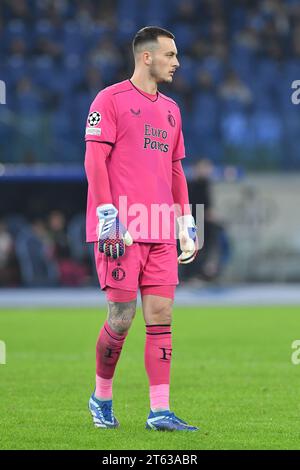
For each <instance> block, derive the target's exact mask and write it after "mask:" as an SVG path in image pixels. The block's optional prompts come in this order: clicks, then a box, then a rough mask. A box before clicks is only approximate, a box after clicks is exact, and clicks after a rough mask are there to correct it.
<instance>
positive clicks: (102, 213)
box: [97, 204, 133, 259]
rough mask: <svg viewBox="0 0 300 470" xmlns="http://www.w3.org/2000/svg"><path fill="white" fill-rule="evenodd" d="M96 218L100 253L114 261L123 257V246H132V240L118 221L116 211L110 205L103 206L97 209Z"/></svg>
mask: <svg viewBox="0 0 300 470" xmlns="http://www.w3.org/2000/svg"><path fill="white" fill-rule="evenodd" d="M97 216H98V219H99V224H98V226H97V235H98V249H99V251H100V253H104V254H105V255H106V256H111V257H112V258H114V259H116V258H119V256H123V255H124V253H125V245H127V246H130V245H132V243H133V240H132V237H131V235H130V234H129V232H128V230H127V229H126V228H125V227H124V226H123V225H122V223H121V222H120V220H119V217H118V209H116V208H115V206H113V205H112V204H103V205H102V206H98V207H97Z"/></svg>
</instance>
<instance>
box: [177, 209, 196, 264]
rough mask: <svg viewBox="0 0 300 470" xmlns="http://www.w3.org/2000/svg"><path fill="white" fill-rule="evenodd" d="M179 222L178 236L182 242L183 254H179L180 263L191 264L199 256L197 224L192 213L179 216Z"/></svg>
mask: <svg viewBox="0 0 300 470" xmlns="http://www.w3.org/2000/svg"><path fill="white" fill-rule="evenodd" d="M177 222H178V228H179V233H178V238H179V242H180V249H181V251H182V253H181V255H180V256H178V263H179V264H189V263H191V262H192V261H194V259H195V258H196V256H197V252H198V238H197V232H196V229H197V227H196V225H195V221H194V217H193V216H192V215H183V216H181V217H178V218H177Z"/></svg>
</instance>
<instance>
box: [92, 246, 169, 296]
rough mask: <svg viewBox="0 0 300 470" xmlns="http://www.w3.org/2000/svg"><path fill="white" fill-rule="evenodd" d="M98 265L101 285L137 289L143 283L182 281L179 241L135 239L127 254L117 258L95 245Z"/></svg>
mask: <svg viewBox="0 0 300 470" xmlns="http://www.w3.org/2000/svg"><path fill="white" fill-rule="evenodd" d="M94 251H95V260H96V269H97V273H98V278H99V282H100V286H101V289H105V288H106V287H113V288H115V289H121V290H125V291H135V292H137V290H138V288H139V287H143V286H175V285H177V284H178V263H177V248H176V245H171V244H167V243H133V245H131V246H129V247H126V250H125V254H124V256H122V257H120V258H118V259H113V258H110V257H108V256H106V255H104V254H103V253H99V251H98V244H97V243H95V245H94Z"/></svg>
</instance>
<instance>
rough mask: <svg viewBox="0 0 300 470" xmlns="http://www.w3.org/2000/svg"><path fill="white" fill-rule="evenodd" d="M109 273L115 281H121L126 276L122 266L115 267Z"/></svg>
mask: <svg viewBox="0 0 300 470" xmlns="http://www.w3.org/2000/svg"><path fill="white" fill-rule="evenodd" d="M111 275H112V277H113V279H114V280H115V281H123V279H125V276H126V274H125V271H124V269H123V268H115V269H114V270H113V271H112V273H111Z"/></svg>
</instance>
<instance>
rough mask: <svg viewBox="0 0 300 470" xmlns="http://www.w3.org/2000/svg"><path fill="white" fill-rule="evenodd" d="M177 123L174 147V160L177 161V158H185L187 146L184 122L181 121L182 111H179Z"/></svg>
mask: <svg viewBox="0 0 300 470" xmlns="http://www.w3.org/2000/svg"><path fill="white" fill-rule="evenodd" d="M177 121H178V122H177V123H176V127H177V128H176V135H175V144H174V149H173V155H172V160H173V162H175V161H176V160H182V159H183V158H185V146H184V138H183V133H182V123H181V115H180V111H179V112H178V118H177Z"/></svg>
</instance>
